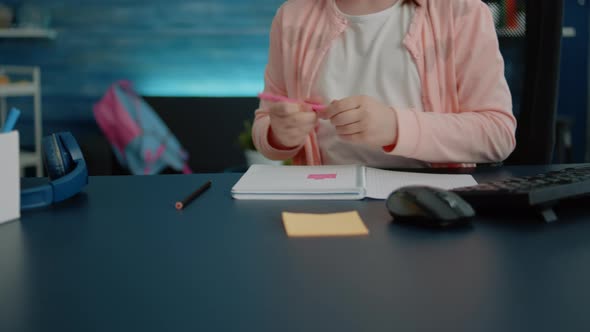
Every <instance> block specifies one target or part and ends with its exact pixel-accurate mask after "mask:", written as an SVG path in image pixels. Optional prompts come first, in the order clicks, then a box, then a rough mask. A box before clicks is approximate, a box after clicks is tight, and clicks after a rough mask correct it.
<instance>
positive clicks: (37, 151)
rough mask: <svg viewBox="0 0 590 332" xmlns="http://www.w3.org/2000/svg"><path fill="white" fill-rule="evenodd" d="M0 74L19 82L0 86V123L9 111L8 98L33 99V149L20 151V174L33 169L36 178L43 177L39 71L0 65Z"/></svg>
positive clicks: (31, 68) (38, 69)
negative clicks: (24, 97)
mask: <svg viewBox="0 0 590 332" xmlns="http://www.w3.org/2000/svg"><path fill="white" fill-rule="evenodd" d="M0 73H2V75H3V76H8V78H10V77H12V76H14V77H15V78H18V79H19V81H14V83H3V84H0V123H4V121H5V119H6V114H7V111H8V109H9V103H8V100H7V99H8V98H10V97H23V96H29V97H32V98H33V115H34V126H35V133H34V135H35V138H34V139H35V148H34V150H33V151H21V153H20V167H21V174H22V175H24V170H25V168H27V167H35V174H36V176H38V177H40V176H43V162H42V160H41V135H43V126H42V112H41V70H40V68H39V67H30V66H27V67H25V66H5V65H0Z"/></svg>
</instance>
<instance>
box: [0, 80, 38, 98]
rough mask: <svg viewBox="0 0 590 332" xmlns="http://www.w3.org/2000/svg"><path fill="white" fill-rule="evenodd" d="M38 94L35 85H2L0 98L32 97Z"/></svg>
mask: <svg viewBox="0 0 590 332" xmlns="http://www.w3.org/2000/svg"><path fill="white" fill-rule="evenodd" d="M36 92H37V87H36V86H35V84H33V83H9V84H0V97H22V96H32V95H34V94H35V93H36Z"/></svg>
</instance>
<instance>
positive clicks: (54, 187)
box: [20, 132, 88, 210]
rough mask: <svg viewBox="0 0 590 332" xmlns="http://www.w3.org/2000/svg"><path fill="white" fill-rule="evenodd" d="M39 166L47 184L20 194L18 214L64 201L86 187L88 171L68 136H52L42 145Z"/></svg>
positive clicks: (77, 148)
mask: <svg viewBox="0 0 590 332" xmlns="http://www.w3.org/2000/svg"><path fill="white" fill-rule="evenodd" d="M42 146H43V149H42V153H43V163H44V164H45V169H46V171H47V174H48V175H49V179H50V180H51V182H49V184H44V185H42V186H37V187H33V188H27V189H24V190H22V191H21V196H20V202H21V203H20V207H21V210H27V209H32V208H38V207H43V206H48V205H50V204H52V203H55V202H60V201H63V200H65V199H68V198H70V197H72V196H74V195H76V194H77V193H79V192H80V191H82V189H84V187H85V186H86V185H87V184H88V170H87V169H86V162H85V161H84V156H82V151H81V150H80V146H78V142H76V139H75V138H74V136H73V135H72V134H71V133H69V132H64V133H57V134H52V135H50V136H47V137H44V138H43V142H42Z"/></svg>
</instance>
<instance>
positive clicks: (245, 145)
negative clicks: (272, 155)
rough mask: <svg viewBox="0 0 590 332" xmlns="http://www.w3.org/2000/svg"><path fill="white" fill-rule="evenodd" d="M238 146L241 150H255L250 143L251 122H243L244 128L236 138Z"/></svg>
mask: <svg viewBox="0 0 590 332" xmlns="http://www.w3.org/2000/svg"><path fill="white" fill-rule="evenodd" d="M238 144H239V145H240V148H241V149H242V150H256V148H255V147H254V143H253V142H252V121H250V120H245V121H244V128H243V129H242V131H241V132H240V135H239V136H238Z"/></svg>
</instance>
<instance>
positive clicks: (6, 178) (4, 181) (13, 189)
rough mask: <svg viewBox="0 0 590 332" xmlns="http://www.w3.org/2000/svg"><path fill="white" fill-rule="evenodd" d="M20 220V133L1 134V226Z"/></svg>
mask: <svg viewBox="0 0 590 332" xmlns="http://www.w3.org/2000/svg"><path fill="white" fill-rule="evenodd" d="M18 218H20V168H19V137H18V131H11V132H9V133H0V224H2V223H5V222H8V221H11V220H15V219H18Z"/></svg>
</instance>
